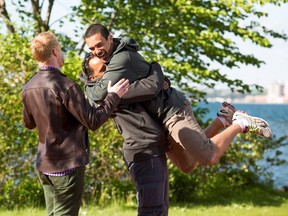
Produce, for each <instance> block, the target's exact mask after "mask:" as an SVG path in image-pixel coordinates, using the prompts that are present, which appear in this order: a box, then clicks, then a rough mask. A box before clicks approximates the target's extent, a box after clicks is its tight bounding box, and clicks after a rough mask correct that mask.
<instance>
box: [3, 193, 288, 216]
mask: <svg viewBox="0 0 288 216" xmlns="http://www.w3.org/2000/svg"><path fill="white" fill-rule="evenodd" d="M231 194H233V195H232V196H231ZM42 215H43V216H45V215H46V212H45V209H40V208H24V209H18V210H17V209H14V210H5V209H3V208H1V207H0V216H42ZM97 215H100V216H136V215H137V209H136V205H135V203H128V204H112V205H109V206H106V207H101V206H90V205H87V206H84V207H82V208H81V209H80V214H79V216H97ZM206 215H207V216H211V215H213V216H223V215H225V216H287V215H288V193H287V192H278V191H273V190H262V189H259V188H249V189H247V190H239V191H233V192H232V193H230V194H223V193H221V191H219V193H217V195H216V196H215V194H214V196H213V197H210V198H207V197H206V198H205V199H201V198H200V197H199V198H198V199H196V201H195V202H193V203H185V204H172V205H171V206H170V209H169V216H206Z"/></svg>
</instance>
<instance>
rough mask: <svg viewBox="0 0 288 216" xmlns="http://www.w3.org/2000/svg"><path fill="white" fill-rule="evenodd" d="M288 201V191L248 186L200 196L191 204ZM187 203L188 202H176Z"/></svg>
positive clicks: (277, 202)
mask: <svg viewBox="0 0 288 216" xmlns="http://www.w3.org/2000/svg"><path fill="white" fill-rule="evenodd" d="M285 202H288V192H284V191H277V190H273V189H269V188H261V187H254V188H247V189H239V190H237V189H236V190H233V191H229V192H227V191H225V192H222V191H219V192H218V193H217V194H211V195H206V196H199V197H198V198H197V197H195V199H194V200H193V201H192V202H191V205H193V206H195V205H196V206H197V205H201V206H203V205H205V206H216V205H217V206H227V205H231V204H238V205H253V206H260V207H261V206H262V207H263V206H275V207H277V206H280V205H282V204H283V203H285ZM174 204H177V205H186V206H187V202H186V203H183V202H182V203H174Z"/></svg>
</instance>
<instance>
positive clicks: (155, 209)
mask: <svg viewBox="0 0 288 216" xmlns="http://www.w3.org/2000/svg"><path fill="white" fill-rule="evenodd" d="M128 168H129V172H130V174H131V176H132V179H133V180H134V181H135V184H136V189H137V201H138V216H148V215H149V216H167V215H168V208H169V180H168V168H167V160H166V156H165V155H163V156H157V157H153V158H151V159H149V160H144V161H138V162H131V163H129V165H128Z"/></svg>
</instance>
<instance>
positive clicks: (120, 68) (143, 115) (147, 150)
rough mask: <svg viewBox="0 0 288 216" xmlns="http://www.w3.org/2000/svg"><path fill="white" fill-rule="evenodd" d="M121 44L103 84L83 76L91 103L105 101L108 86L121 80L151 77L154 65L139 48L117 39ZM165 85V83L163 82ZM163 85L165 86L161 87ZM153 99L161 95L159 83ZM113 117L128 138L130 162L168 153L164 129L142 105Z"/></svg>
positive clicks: (124, 107)
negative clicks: (145, 58) (150, 72)
mask: <svg viewBox="0 0 288 216" xmlns="http://www.w3.org/2000/svg"><path fill="white" fill-rule="evenodd" d="M114 40H115V42H116V43H119V44H118V46H117V47H116V48H115V50H114V52H113V54H112V55H111V57H110V59H109V60H108V61H107V62H106V63H107V71H106V72H105V74H104V76H103V77H102V79H101V80H98V81H96V82H89V81H87V79H86V80H85V76H84V74H82V77H81V78H82V81H83V80H84V82H85V91H86V94H87V96H88V98H89V100H91V101H102V99H103V98H105V95H106V93H107V84H108V81H109V80H111V81H112V84H114V83H116V82H117V81H118V80H120V79H121V78H126V79H129V81H130V82H134V81H135V80H138V79H142V78H145V77H147V76H148V74H149V71H150V63H148V62H146V61H145V60H144V58H143V57H142V56H141V55H140V54H139V53H138V52H137V50H138V44H137V43H135V41H134V40H132V39H130V38H123V39H122V40H119V39H114ZM162 82H163V81H162ZM161 85H162V83H161ZM151 89H155V92H156V93H155V92H154V93H153V95H152V94H151V95H152V96H151V98H152V97H155V95H157V93H158V92H159V91H160V89H161V87H160V84H159V83H154V84H153V87H151ZM114 114H115V115H113V116H112V118H113V120H114V122H115V124H116V127H117V129H118V131H119V133H120V134H121V135H122V136H123V138H124V144H123V154H124V158H125V160H126V161H128V162H130V161H140V160H145V159H149V158H151V157H154V156H157V155H163V154H165V152H166V150H167V145H166V134H165V133H164V130H163V128H162V125H161V124H160V123H159V122H158V121H157V119H153V118H152V117H151V116H150V115H149V114H148V113H147V111H146V110H145V108H144V107H143V105H142V104H140V103H131V104H121V105H119V106H118V107H117V110H116V111H115V112H114Z"/></svg>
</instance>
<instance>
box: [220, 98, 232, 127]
mask: <svg viewBox="0 0 288 216" xmlns="http://www.w3.org/2000/svg"><path fill="white" fill-rule="evenodd" d="M235 112H236V108H235V107H234V106H233V105H231V104H229V103H227V102H226V101H225V102H223V103H222V104H221V108H220V109H219V110H218V112H217V116H218V117H222V118H224V119H225V123H224V125H225V127H228V126H230V125H231V124H232V118H233V115H234V113H235Z"/></svg>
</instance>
